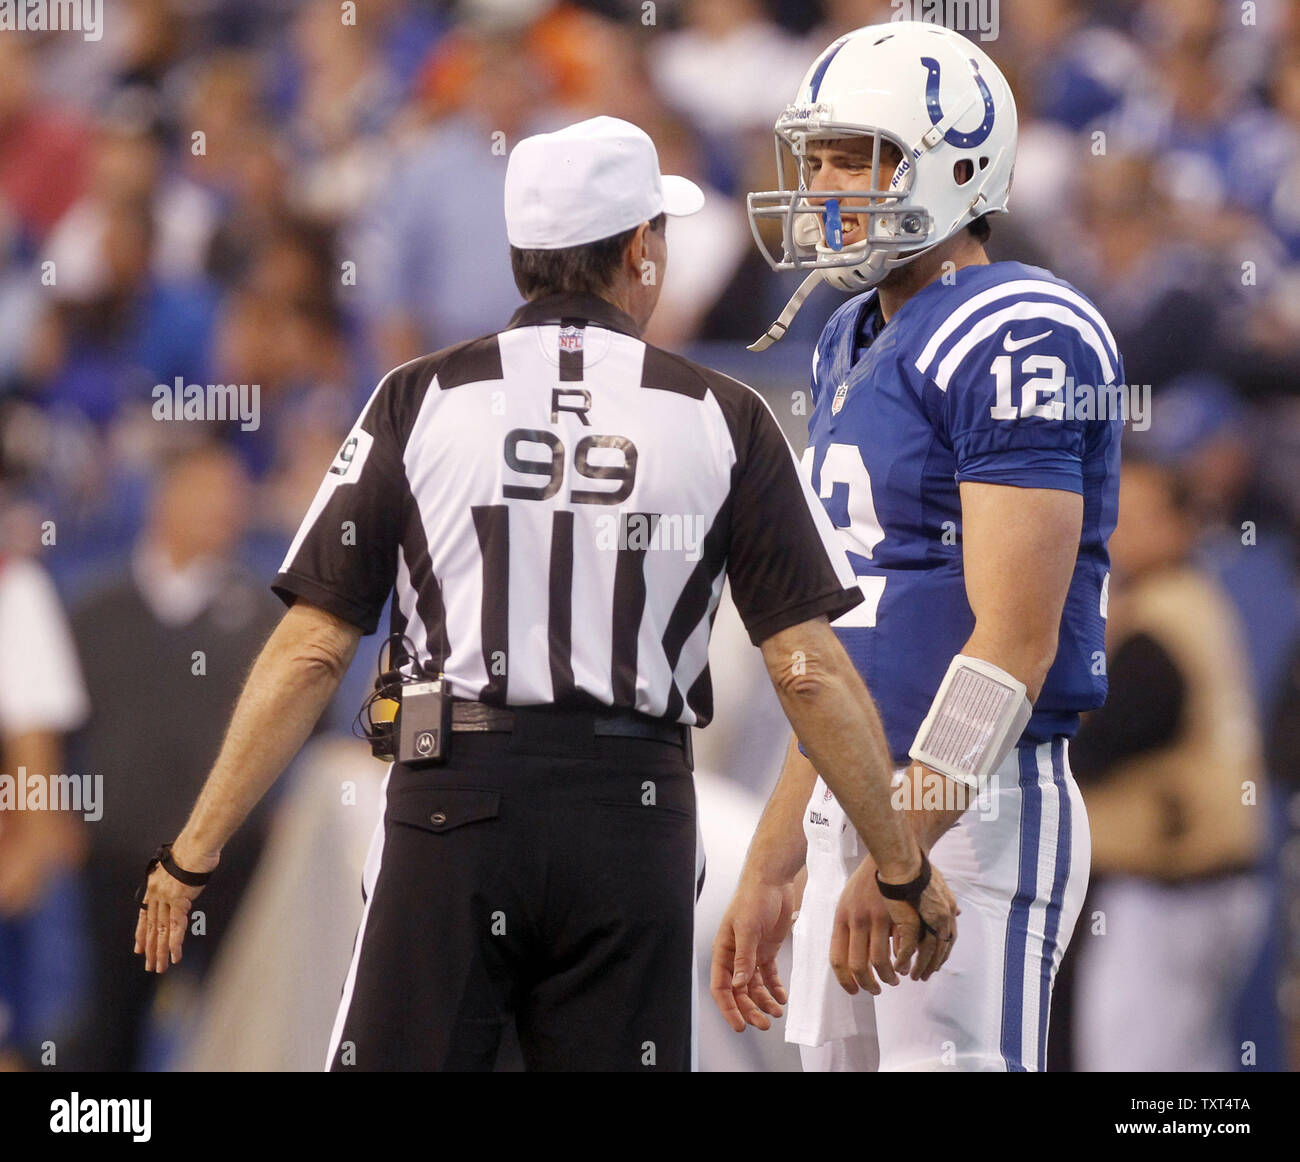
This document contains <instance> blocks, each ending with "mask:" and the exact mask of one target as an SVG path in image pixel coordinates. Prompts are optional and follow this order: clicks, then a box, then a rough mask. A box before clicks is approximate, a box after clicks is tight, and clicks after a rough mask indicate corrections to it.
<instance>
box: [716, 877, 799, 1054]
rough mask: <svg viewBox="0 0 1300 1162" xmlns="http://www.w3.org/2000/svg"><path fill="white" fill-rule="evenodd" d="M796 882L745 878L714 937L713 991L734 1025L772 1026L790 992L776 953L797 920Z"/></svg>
mask: <svg viewBox="0 0 1300 1162" xmlns="http://www.w3.org/2000/svg"><path fill="white" fill-rule="evenodd" d="M794 902H795V887H794V884H792V883H787V884H766V883H760V882H757V881H753V880H745V879H742V880H741V882H740V886H739V887H738V888H737V889H736V894H735V896H734V897H733V898H732V901H731V906H730V907H729V908H728V909H727V914H726V915H725V916H724V917H723V918H722V924H721V926H720V927H719V928H718V935H717V937H716V938H715V939H714V941H713V967H712V970H711V972H710V974H709V992H710V993H712V994H713V1003H714V1004H716V1005H717V1006H718V1011H719V1012H721V1013H722V1016H723V1017H724V1018H725V1020H726V1022H727V1024H728V1025H730V1026H731V1027H732V1028H733V1029H734V1030H735V1031H736V1032H737V1033H743V1032H744V1031H745V1026H746V1025H747V1024H748V1025H753V1026H754V1028H755V1029H770V1028H771V1027H772V1022H771V1020H769V1018H770V1017H779V1016H781V1014H782V1013H783V1012H784V1010H783V1009H782V1008H781V1006H782V1005H784V1004H785V1002H786V999H787V996H786V991H785V986H784V985H783V984H782V983H781V977H780V975H779V973H778V972H777V967H776V954H777V953H778V952H779V951H780V949H781V945H782V944H783V943H785V938H786V936H788V935H789V933H790V925H791V923H792V922H793V918H794Z"/></svg>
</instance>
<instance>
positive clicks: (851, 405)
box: [803, 262, 1123, 761]
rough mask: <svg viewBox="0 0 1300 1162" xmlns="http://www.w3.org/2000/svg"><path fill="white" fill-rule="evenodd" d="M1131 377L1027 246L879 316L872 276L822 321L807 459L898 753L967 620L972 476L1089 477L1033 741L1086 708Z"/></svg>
mask: <svg viewBox="0 0 1300 1162" xmlns="http://www.w3.org/2000/svg"><path fill="white" fill-rule="evenodd" d="M954 280H955V281H954ZM1122 384H1123V365H1122V363H1121V360H1120V356H1119V353H1118V351H1117V350H1116V347H1115V341H1114V338H1113V337H1112V335H1111V333H1110V330H1109V328H1108V327H1107V326H1106V323H1105V321H1104V320H1103V319H1102V317H1101V315H1100V314H1099V312H1098V311H1097V309H1096V307H1094V306H1093V305H1092V303H1090V302H1089V301H1088V300H1087V299H1086V298H1084V297H1083V296H1082V295H1081V294H1079V293H1078V291H1076V290H1074V288H1072V287H1071V286H1069V284H1067V283H1065V282H1063V281H1061V280H1060V279H1058V278H1056V277H1054V276H1053V275H1051V274H1049V273H1048V272H1047V271H1045V270H1041V269H1039V268H1037V267H1031V266H1025V265H1024V264H1022V263H1018V262H999V263H994V264H992V265H987V266H970V267H964V268H963V269H961V270H958V271H956V272H955V274H954V275H953V276H951V277H950V279H949V281H948V282H944V281H942V280H940V281H936V282H933V283H931V284H930V285H929V286H927V287H925V288H924V289H922V290H921V291H919V292H918V293H917V294H915V295H914V296H913V297H912V298H910V299H909V300H908V301H907V302H906V303H905V304H904V305H903V307H902V308H901V309H900V310H899V311H898V313H897V314H896V315H894V317H893V318H891V319H890V320H889V322H888V324H886V325H883V326H882V325H881V322H880V315H879V312H878V310H877V303H876V292H875V291H869V292H867V293H866V294H864V295H859V296H857V297H856V298H853V299H850V300H849V301H848V302H847V303H845V304H844V305H843V306H842V307H840V309H839V310H837V311H836V312H835V314H834V315H833V316H832V317H831V319H830V321H829V322H828V323H827V324H826V327H825V329H824V330H823V332H822V335H821V338H820V340H819V341H818V343H817V349H816V352H815V354H814V357H813V384H812V388H813V399H814V408H813V413H812V418H811V420H810V423H809V444H808V450H807V452H806V453H805V454H804V460H803V466H804V471H805V472H806V473H808V474H809V476H810V479H811V481H812V485H813V488H814V490H815V491H816V492H817V494H818V496H820V497H821V499H822V503H823V504H824V505H825V506H826V510H827V512H828V513H829V514H830V517H831V521H832V523H833V524H834V525H835V527H836V529H837V531H838V533H839V535H840V537H841V540H842V542H843V544H844V547H845V549H846V551H847V553H848V558H849V562H850V564H851V565H852V566H853V570H854V572H855V573H856V574H857V577H858V584H859V586H860V587H861V589H862V592H863V595H864V597H865V598H866V600H865V601H864V602H863V604H862V605H860V606H858V607H857V608H856V609H854V610H853V611H851V612H850V613H848V614H846V615H845V616H843V617H841V618H840V619H839V620H838V621H837V622H835V630H836V633H837V634H838V635H839V638H840V641H841V642H843V644H844V646H845V648H846V649H847V650H848V653H849V655H850V657H851V658H852V659H853V662H854V664H855V665H856V666H857V668H858V671H859V672H860V673H861V674H862V677H863V678H864V679H865V681H866V683H867V685H868V687H869V689H870V690H871V693H872V695H873V696H874V698H875V700H876V704H877V705H878V706H879V708H880V713H881V717H882V718H883V720H884V726H885V732H886V735H887V736H888V739H889V746H890V750H891V751H892V753H893V755H894V758H895V759H896V760H899V761H902V760H904V759H905V757H906V755H907V751H908V749H909V748H910V747H911V744H912V741H913V739H914V738H915V735H916V731H917V729H918V728H919V727H920V725H921V720H922V719H923V718H924V717H925V714H926V711H927V710H928V709H929V707H930V703H931V701H932V700H933V698H934V695H935V692H936V691H937V690H938V688H939V683H940V682H941V681H942V680H943V676H944V673H945V672H946V671H947V669H948V665H949V663H950V662H951V661H952V658H953V655H954V654H956V653H958V652H960V650H961V648H962V646H963V645H964V644H965V642H966V640H967V638H968V637H969V636H970V634H971V631H972V629H973V628H974V625H975V618H974V615H973V614H972V613H971V608H970V604H969V602H968V601H967V599H966V589H965V583H964V578H963V573H962V536H961V499H960V495H959V493H958V485H959V484H960V483H961V482H962V481H963V480H972V481H981V482H985V483H989V484H1006V485H1014V486H1017V487H1021V488H1058V489H1064V490H1067V491H1070V492H1077V493H1081V494H1082V496H1083V531H1082V534H1081V537H1080V543H1079V553H1078V559H1077V562H1076V564H1075V568H1074V576H1073V578H1072V579H1071V582H1070V590H1069V595H1068V596H1067V598H1066V602H1065V609H1064V613H1063V615H1062V618H1061V632H1060V642H1059V645H1058V648H1057V654H1056V660H1055V662H1054V664H1053V665H1052V667H1051V670H1050V671H1049V673H1048V675H1047V679H1046V682H1045V683H1044V685H1043V688H1042V692H1041V693H1040V695H1039V698H1038V701H1037V702H1036V703H1035V706H1034V714H1033V717H1032V718H1031V719H1030V722H1029V726H1028V727H1027V729H1026V731H1025V738H1024V740H1023V741H1030V742H1042V741H1046V740H1048V739H1050V738H1051V737H1052V736H1053V735H1056V734H1073V733H1074V732H1075V730H1076V729H1077V727H1078V715H1079V712H1080V711H1083V710H1088V709H1091V708H1093V707H1097V706H1100V705H1101V704H1102V702H1104V701H1105V698H1106V670H1105V641H1104V638H1105V615H1106V597H1107V591H1108V587H1109V576H1110V574H1109V569H1110V561H1109V557H1108V556H1107V552H1106V541H1107V539H1108V538H1109V536H1110V534H1111V531H1112V530H1113V529H1114V527H1115V516H1116V507H1117V501H1118V491H1119V446H1120V431H1121V429H1122V426H1123V421H1122V416H1121V415H1118V414H1116V413H1117V411H1118V410H1119V409H1116V408H1114V407H1110V406H1108V404H1113V402H1114V400H1115V399H1116V397H1117V391H1116V390H1115V388H1114V386H1112V385H1122ZM1108 386H1111V387H1112V390H1111V391H1110V392H1105V391H1102V390H1100V389H1103V388H1105V387H1108Z"/></svg>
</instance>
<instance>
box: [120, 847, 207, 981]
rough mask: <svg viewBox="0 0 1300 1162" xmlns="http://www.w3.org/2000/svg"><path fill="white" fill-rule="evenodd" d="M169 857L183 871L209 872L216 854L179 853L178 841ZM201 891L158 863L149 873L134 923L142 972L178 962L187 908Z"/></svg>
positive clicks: (162, 968) (159, 970) (157, 970)
mask: <svg viewBox="0 0 1300 1162" xmlns="http://www.w3.org/2000/svg"><path fill="white" fill-rule="evenodd" d="M172 858H173V859H174V860H175V861H176V863H177V864H179V865H180V867H181V868H182V869H184V870H185V871H192V872H210V871H212V870H213V868H215V867H216V866H217V863H218V861H219V860H220V858H221V857H220V856H217V855H207V856H205V855H198V854H191V853H189V852H188V851H187V852H186V853H185V854H184V855H181V854H180V852H179V844H176V845H173V847H172ZM202 891H203V888H202V887H197V888H192V887H190V886H189V885H188V884H183V883H181V881H180V880H178V879H175V878H174V877H173V876H172V875H170V874H169V873H168V872H167V870H166V869H165V868H164V867H163V866H162V864H159V865H158V866H157V867H155V868H154V869H153V871H152V872H150V873H149V882H148V886H147V887H146V889H145V896H144V904H145V906H144V907H143V908H141V909H140V918H139V919H138V920H137V921H136V925H135V952H136V955H137V956H138V955H141V954H143V955H144V970H145V972H159V973H162V972H166V971H167V968H168V966H169V965H172V964H179V963H180V960H181V945H182V944H184V943H185V934H186V932H187V931H188V930H189V918H190V908H191V907H193V905H194V901H195V900H196V899H198V897H199V894H200V893H201V892H202Z"/></svg>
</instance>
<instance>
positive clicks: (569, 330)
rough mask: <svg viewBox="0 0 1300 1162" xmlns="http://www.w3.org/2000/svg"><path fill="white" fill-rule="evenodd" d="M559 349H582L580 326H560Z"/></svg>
mask: <svg viewBox="0 0 1300 1162" xmlns="http://www.w3.org/2000/svg"><path fill="white" fill-rule="evenodd" d="M560 350H561V351H581V350H582V328H581V327H561V328H560Z"/></svg>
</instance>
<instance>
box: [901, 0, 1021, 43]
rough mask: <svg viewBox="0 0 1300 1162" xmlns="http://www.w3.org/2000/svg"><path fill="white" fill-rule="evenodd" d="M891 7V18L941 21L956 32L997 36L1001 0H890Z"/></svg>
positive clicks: (988, 36)
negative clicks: (892, 11)
mask: <svg viewBox="0 0 1300 1162" xmlns="http://www.w3.org/2000/svg"><path fill="white" fill-rule="evenodd" d="M889 6H890V7H891V8H892V9H893V10H894V14H893V15H892V16H891V17H890V18H889V19H890V20H919V21H920V22H921V23H923V24H942V25H943V26H944V27H945V28H950V29H952V31H953V32H966V33H976V32H977V33H979V38H980V40H997V38H998V0H889Z"/></svg>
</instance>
